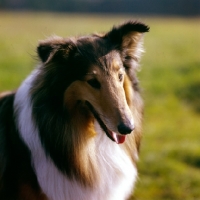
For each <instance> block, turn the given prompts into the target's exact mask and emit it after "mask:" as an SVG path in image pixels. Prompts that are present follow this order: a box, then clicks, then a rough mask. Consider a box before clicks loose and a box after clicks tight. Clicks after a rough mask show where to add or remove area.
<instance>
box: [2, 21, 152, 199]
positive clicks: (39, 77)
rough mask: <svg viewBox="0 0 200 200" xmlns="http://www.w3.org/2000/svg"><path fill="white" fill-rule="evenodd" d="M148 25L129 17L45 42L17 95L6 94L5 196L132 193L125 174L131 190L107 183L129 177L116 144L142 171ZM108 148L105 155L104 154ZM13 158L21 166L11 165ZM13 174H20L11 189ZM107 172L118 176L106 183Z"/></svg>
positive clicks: (72, 196) (90, 196)
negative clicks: (141, 73) (104, 29)
mask: <svg viewBox="0 0 200 200" xmlns="http://www.w3.org/2000/svg"><path fill="white" fill-rule="evenodd" d="M148 30H149V27H148V26H146V25H144V24H142V23H139V22H132V21H129V22H127V23H125V24H122V25H120V26H117V27H114V28H113V29H112V30H111V31H110V32H108V33H106V34H103V35H90V36H84V37H78V38H62V37H58V36H54V37H51V38H49V39H46V40H44V41H41V42H40V43H39V45H38V47H37V52H38V56H39V58H40V59H41V64H40V66H39V67H38V68H37V69H36V70H35V71H34V72H33V73H32V74H31V75H30V76H29V77H28V78H27V80H25V82H24V83H22V85H21V86H20V88H19V90H18V91H17V92H16V94H15V93H12V94H4V95H2V96H3V97H1V96H0V98H1V99H0V139H1V143H2V145H1V147H0V158H1V160H2V163H0V197H2V198H0V199H6V200H7V199H8V200H9V199H12V198H14V199H20V200H21V199H23V200H28V199H30V200H32V199H41V200H42V199H48V198H49V199H53V200H59V199H60V200H64V199H83V200H86V199H87V200H90V199H93V198H94V199H101V198H103V199H108V200H111V199H113V198H114V199H121V200H122V199H125V198H128V196H130V191H131V189H132V187H133V184H134V179H135V178H133V180H132V181H131V179H130V180H127V181H128V182H127V183H128V185H129V186H128V188H126V189H125V185H124V186H123V187H124V189H125V191H126V192H125V193H123V192H120V193H121V194H120V195H118V196H115V194H112V191H111V189H109V188H111V187H112V185H113V187H114V186H115V184H117V185H116V187H118V186H120V182H119V183H118V181H119V180H120V179H119V177H121V176H123V178H122V180H123V181H122V182H123V183H124V184H125V181H126V178H125V177H127V178H128V174H125V172H123V169H121V167H120V165H119V161H117V155H115V154H113V155H112V153H111V152H110V151H111V149H113V150H115V151H116V152H118V153H117V154H118V155H119V160H120V162H123V159H124V162H125V163H127V167H128V166H129V168H130V170H131V172H130V173H131V174H133V175H134V174H135V173H136V172H135V170H136V169H135V164H136V161H137V157H138V151H139V146H140V139H141V129H142V128H141V126H142V113H143V103H142V99H141V97H140V94H139V87H138V80H137V78H136V70H137V68H138V62H139V59H140V57H141V53H142V52H143V50H142V39H143V33H144V32H147V31H148ZM87 102H88V103H87ZM3 116H4V117H3ZM132 118H133V120H134V126H133V120H132ZM119 125H123V126H122V127H123V129H119V127H121V126H119ZM26 126H27V127H26ZM133 129H134V130H133ZM110 130H111V131H115V132H118V134H119V131H121V133H120V134H128V135H127V136H126V140H125V142H124V143H123V144H121V145H119V144H118V145H117V144H115V143H114V141H111V140H114V139H113V138H112V136H110V135H109V131H110ZM129 130H131V131H132V133H131V134H129V132H130V131H129ZM106 135H107V136H108V137H107V136H106ZM105 136H106V137H105ZM31 138H32V139H31ZM33 140H34V141H33ZM103 141H104V143H106V145H110V147H105V148H104V149H105V150H106V148H107V152H104V150H103V149H102V148H103V146H104V143H103ZM101 149H102V150H101ZM38 150H40V151H39V152H38ZM102 153H104V154H105V158H103V155H100V156H98V154H102ZM113 153H114V152H113ZM18 154H19V156H18ZM112 156H114V158H112ZM123 157H124V158H123ZM41 159H42V160H41ZM104 159H108V160H109V162H111V163H110V166H109V163H107V162H105V160H104ZM14 162H16V163H18V166H16V164H15V167H14V165H12V164H10V163H14ZM40 163H44V165H43V166H44V167H47V170H48V166H49V170H53V171H52V173H55V174H57V175H56V176H57V177H58V178H57V179H56V176H55V175H54V176H55V183H56V181H58V183H59V184H60V186H58V187H60V188H57V189H56V188H55V187H54V188H53V183H51V182H52V181H50V182H48V181H47V182H45V181H44V180H43V178H42V170H43V169H42V168H41V167H42V165H41V164H40ZM114 163H116V164H114ZM40 165H41V167H39V166H40ZM111 166H113V167H114V168H113V167H111ZM122 166H126V165H123V163H122ZM40 169H41V172H40ZM103 169H105V170H106V171H104V172H102V170H103ZM111 169H112V173H111V172H109V170H111ZM45 173H46V171H45ZM47 173H49V175H50V176H51V175H52V176H53V174H52V173H50V171H49V172H47ZM115 173H116V174H118V175H119V177H117V176H116V177H115V175H114V174H115ZM10 174H13V176H14V177H15V178H16V181H15V184H13V186H12V187H11V190H13V191H15V192H14V193H12V195H11V193H9V190H10V182H11V178H10ZM49 175H48V176H49ZM102 175H104V176H105V180H107V178H108V177H106V176H108V175H110V176H111V177H110V179H111V180H113V182H112V181H111V182H112V183H110V184H109V183H106V182H105V183H104V177H102ZM48 176H47V177H48ZM134 176H135V175H134ZM62 177H63V178H62ZM49 178H50V179H49V180H51V179H52V180H54V179H53V177H52V178H51V177H49ZM130 178H131V177H130ZM61 179H63V180H61ZM115 179H116V180H115ZM107 182H108V181H107ZM115 182H116V183H115ZM131 182H132V183H131ZM51 184H52V185H51ZM59 184H58V185H59ZM63 184H67V185H68V188H66V189H64V185H63ZM69 184H72V185H73V191H72V190H71V191H70V189H69V188H70V186H69ZM106 184H108V185H106ZM76 187H77V190H76ZM123 187H121V188H123ZM50 188H51V189H50ZM62 188H63V190H62ZM97 188H99V189H97ZM53 189H54V190H55V191H53ZM113 189H114V188H113ZM56 190H59V191H60V192H56ZM65 190H66V191H65ZM101 190H105V191H107V196H103V194H102V192H103V191H101ZM114 190H115V189H114ZM117 190H118V189H117V188H116V191H117ZM121 190H122V189H121ZM75 191H77V194H76V192H75ZM70 192H71V193H70ZM78 194H80V195H81V196H77V195H78ZM104 195H106V194H104ZM116 195H117V194H116ZM11 196H12V197H11Z"/></svg>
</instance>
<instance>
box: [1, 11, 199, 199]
mask: <svg viewBox="0 0 200 200" xmlns="http://www.w3.org/2000/svg"><path fill="white" fill-rule="evenodd" d="M0 19H1V21H0V30H1V31H0V52H1V53H0V91H3V90H9V89H16V88H17V87H18V86H19V84H20V82H21V81H22V80H23V79H24V78H25V77H26V76H27V75H28V73H30V71H31V70H32V69H33V68H34V66H35V65H36V63H37V59H36V52H35V48H36V46H37V42H38V40H39V39H44V38H46V37H47V36H49V35H53V34H57V35H61V36H72V35H79V34H87V33H91V32H94V31H97V32H98V31H106V30H109V28H110V27H111V26H112V25H113V24H118V23H120V22H122V21H124V20H126V19H135V17H134V16H111V15H102V16H100V15H78V14H71V15H69V14H52V13H11V12H10V13H9V12H4V13H1V14H0ZM136 19H141V20H142V21H144V22H145V23H147V24H148V25H150V27H151V31H150V33H148V34H146V37H145V49H146V53H145V55H144V56H143V59H142V62H141V68H142V70H141V72H139V78H140V81H141V85H142V88H143V91H142V93H143V94H142V95H143V97H144V100H145V120H144V131H143V132H144V136H143V141H142V146H141V152H140V161H139V163H138V168H139V174H140V175H139V179H138V183H137V185H136V190H135V199H138V200H162V199H169V200H173V199H174V200H183V199H184V200H197V199H200V189H199V188H200V142H199V141H200V51H199V48H200V38H199V36H200V26H199V24H200V18H196V19H195V18H192V19H186V18H183V19H181V18H150V17H139V18H136Z"/></svg>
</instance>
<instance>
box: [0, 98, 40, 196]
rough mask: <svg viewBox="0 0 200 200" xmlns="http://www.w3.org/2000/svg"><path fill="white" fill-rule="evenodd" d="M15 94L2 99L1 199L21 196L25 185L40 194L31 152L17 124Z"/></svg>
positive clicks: (0, 144)
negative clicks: (14, 107)
mask: <svg viewBox="0 0 200 200" xmlns="http://www.w3.org/2000/svg"><path fill="white" fill-rule="evenodd" d="M14 97H15V94H9V95H7V96H4V97H3V98H2V99H0V199H1V200H13V199H25V198H24V197H23V196H21V197H19V194H20V193H23V192H22V191H21V187H22V186H23V185H25V184H26V185H27V186H30V188H31V190H32V192H33V193H34V194H39V195H40V188H39V186H38V183H37V178H36V176H35V173H34V171H33V169H32V166H31V158H30V152H29V151H28V148H27V147H26V146H25V144H24V143H23V142H22V140H21V138H20V137H19V134H18V132H17V129H16V126H15V121H14V119H15V116H14V113H13V102H14ZM36 196H37V195H36Z"/></svg>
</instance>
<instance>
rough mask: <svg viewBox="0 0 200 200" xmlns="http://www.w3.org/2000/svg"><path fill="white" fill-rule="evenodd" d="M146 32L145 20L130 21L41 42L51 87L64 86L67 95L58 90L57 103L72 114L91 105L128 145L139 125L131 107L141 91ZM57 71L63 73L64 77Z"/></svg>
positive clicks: (116, 138)
mask: <svg viewBox="0 0 200 200" xmlns="http://www.w3.org/2000/svg"><path fill="white" fill-rule="evenodd" d="M146 31H148V27H147V26H145V25H144V24H141V23H136V22H128V23H126V24H124V25H121V26H119V27H114V28H113V29H112V30H111V31H110V32H108V33H106V34H104V35H101V36H99V35H92V36H86V37H80V38H70V39H63V38H60V37H52V38H50V39H47V40H45V41H42V42H40V44H39V46H38V54H39V56H40V58H41V60H42V62H43V63H44V65H43V68H42V70H43V71H46V72H45V73H44V74H49V76H50V77H51V80H50V82H51V83H49V84H50V85H51V84H52V82H53V83H54V84H55V83H56V85H57V88H55V89H53V90H56V91H58V90H62V92H61V94H62V97H59V95H57V94H53V97H54V100H55V97H57V99H56V100H55V102H54V103H56V102H57V101H58V100H59V99H60V102H62V105H64V107H65V108H66V109H67V110H68V112H69V113H70V112H71V113H73V112H74V109H75V108H77V106H79V109H81V108H83V109H84V110H87V109H88V110H89V111H90V112H91V113H92V115H93V116H94V117H95V118H96V119H97V121H98V122H99V124H100V125H101V127H102V129H103V130H104V131H105V133H106V134H107V136H108V137H109V138H110V139H111V140H113V141H115V142H117V143H123V142H124V141H125V135H126V134H129V133H131V132H132V131H133V129H134V127H135V125H134V116H133V114H132V111H131V109H132V107H133V106H134V105H132V104H133V99H134V90H137V86H136V85H137V84H136V83H137V79H136V76H135V70H136V68H137V63H138V60H139V58H140V54H141V52H142V48H141V44H142V35H143V33H144V32H146ZM53 73H56V74H59V75H60V76H59V77H58V78H57V79H58V80H54V78H53ZM46 76H47V75H46ZM45 79H46V78H45ZM57 83H61V84H62V85H59V86H58V84H57ZM41 84H42V83H41ZM51 96H52V95H51ZM59 104H60V103H59ZM85 112H86V111H85Z"/></svg>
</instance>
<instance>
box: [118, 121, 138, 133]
mask: <svg viewBox="0 0 200 200" xmlns="http://www.w3.org/2000/svg"><path fill="white" fill-rule="evenodd" d="M117 128H118V131H119V133H121V134H123V135H126V134H130V133H131V132H132V131H133V130H134V128H135V126H134V123H131V122H129V123H127V124H125V123H123V122H121V123H120V124H119V125H118V127H117Z"/></svg>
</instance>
